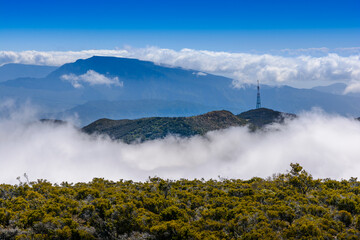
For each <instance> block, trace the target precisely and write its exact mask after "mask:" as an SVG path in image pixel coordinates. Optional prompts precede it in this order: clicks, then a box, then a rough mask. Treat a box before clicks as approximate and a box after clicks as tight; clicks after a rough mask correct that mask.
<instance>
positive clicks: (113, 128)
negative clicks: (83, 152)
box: [83, 111, 247, 143]
mask: <svg viewBox="0 0 360 240" xmlns="http://www.w3.org/2000/svg"><path fill="white" fill-rule="evenodd" d="M246 124H247V122H246V121H245V120H243V119H240V118H238V117H236V116H235V115H233V114H232V113H231V112H228V111H214V112H209V113H206V114H203V115H200V116H194V117H171V118H170V117H153V118H142V119H136V120H110V119H100V120H97V121H95V122H93V123H91V124H90V125H88V126H86V127H84V128H83V131H84V132H86V133H89V134H92V133H101V134H107V135H109V136H110V137H111V138H113V139H121V140H123V141H124V142H127V143H130V142H133V141H135V140H140V141H145V140H152V139H158V138H164V137H166V136H167V135H169V134H173V135H178V136H182V137H190V136H193V135H197V134H200V135H204V134H205V133H207V132H208V131H213V130H219V129H224V128H228V127H233V126H244V125H246Z"/></svg>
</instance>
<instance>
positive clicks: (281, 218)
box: [0, 164, 360, 239]
mask: <svg viewBox="0 0 360 240" xmlns="http://www.w3.org/2000/svg"><path fill="white" fill-rule="evenodd" d="M359 194H360V182H358V181H357V179H355V178H351V179H350V180H342V181H335V180H331V179H313V178H312V176H311V175H310V174H308V173H307V172H306V171H304V170H303V169H302V167H301V166H300V165H298V164H291V170H290V171H289V172H288V173H286V174H278V175H276V176H273V177H272V178H268V179H262V178H252V179H250V180H246V181H245V180H238V179H220V180H208V181H205V180H186V179H181V180H177V181H171V180H163V179H160V178H157V177H153V178H149V180H148V181H146V182H143V183H140V182H133V181H123V180H120V181H118V182H113V181H108V180H104V179H101V178H95V179H93V180H92V181H91V182H89V183H76V184H71V183H67V182H63V183H61V184H60V185H57V184H51V183H49V182H47V181H46V180H38V181H36V182H27V183H20V184H19V185H6V184H2V185H0V229H1V230H0V239H359V238H360V218H359V213H360V205H359V203H360V196H359Z"/></svg>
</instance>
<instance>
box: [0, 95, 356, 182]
mask: <svg viewBox="0 0 360 240" xmlns="http://www.w3.org/2000/svg"><path fill="white" fill-rule="evenodd" d="M1 111H2V113H4V112H7V113H8V114H6V115H7V117H2V119H1V120H0V159H2V160H3V161H2V167H1V169H0V176H1V177H0V181H1V182H3V183H12V184H14V183H17V180H16V178H17V177H18V176H22V175H23V174H24V173H26V174H27V175H28V176H29V179H30V180H36V179H47V180H48V181H51V182H54V183H55V182H57V183H60V182H62V181H70V182H79V181H90V180H91V179H92V178H94V177H103V178H105V179H111V180H119V179H131V180H136V181H145V180H146V179H147V178H148V176H160V177H162V178H169V179H180V178H189V179H193V178H198V179H200V178H205V179H210V178H213V179H218V177H219V176H220V177H224V178H238V179H249V178H252V177H255V176H258V177H268V176H272V174H274V173H280V172H285V171H286V169H289V164H290V163H300V164H301V165H302V166H304V168H305V169H306V170H307V171H308V172H310V173H311V174H312V175H313V176H314V177H316V178H335V179H342V178H345V179H349V178H350V177H354V176H357V174H358V172H359V170H360V163H359V161H358V156H359V154H360V149H359V148H358V143H359V141H360V122H359V121H358V120H355V119H351V118H346V117H341V116H337V115H328V114H326V113H324V112H322V111H321V110H319V109H314V110H313V111H311V112H303V113H302V114H300V116H299V117H298V118H296V119H294V120H288V121H286V123H285V124H284V125H280V124H273V125H270V126H268V127H267V128H265V129H264V130H259V131H257V132H251V131H249V129H248V127H233V128H229V129H226V130H220V131H213V132H209V133H208V134H206V135H205V136H194V137H191V138H180V137H177V136H168V137H166V138H165V139H158V140H152V141H146V142H143V143H132V144H125V143H123V142H121V141H115V140H111V139H110V138H108V137H106V136H91V135H87V134H85V133H82V132H81V131H80V130H79V129H77V128H76V127H74V126H73V125H72V124H71V123H69V124H55V123H52V122H39V121H38V120H37V112H38V111H37V110H36V108H35V107H33V106H31V105H29V104H28V105H22V106H16V105H15V104H14V102H12V101H7V102H6V103H4V104H2V105H1ZM3 115H5V114H3ZM23 180H24V179H23Z"/></svg>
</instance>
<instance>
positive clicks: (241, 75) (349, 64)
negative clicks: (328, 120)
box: [0, 47, 360, 87]
mask: <svg viewBox="0 0 360 240" xmlns="http://www.w3.org/2000/svg"><path fill="white" fill-rule="evenodd" d="M313 50H314V49H313ZM346 50H347V51H355V52H354V54H353V55H349V56H341V55H339V54H338V53H331V52H330V51H328V49H326V48H322V49H320V50H319V49H317V50H316V51H322V52H324V53H325V54H324V55H323V56H318V57H315V56H311V55H310V53H311V51H310V50H309V49H308V50H307V51H305V50H299V51H298V52H299V53H300V55H298V54H296V55H294V56H281V55H272V54H251V53H232V52H215V51H206V50H194V49H182V50H180V51H175V50H172V49H162V48H157V47H147V48H130V47H128V48H125V49H116V50H84V51H69V52H56V51H49V52H38V51H23V52H12V51H1V52H0V65H1V64H4V63H8V62H17V63H31V64H43V65H61V64H64V63H67V62H73V61H75V60H77V59H80V58H82V59H84V58H89V57H91V56H94V55H100V56H116V57H128V58H137V59H141V60H149V61H153V62H155V63H157V64H166V65H170V66H177V67H183V68H186V69H194V70H197V71H201V72H207V73H213V74H219V75H223V76H227V77H230V78H233V79H234V86H236V87H241V86H242V85H243V84H245V83H256V80H260V82H261V83H264V84H270V85H277V84H288V85H294V84H295V85H296V84H297V85H301V83H303V84H309V83H313V84H312V85H318V84H319V83H325V82H326V83H331V82H345V83H349V82H360V54H359V53H358V52H356V51H358V48H351V49H343V51H346ZM288 51H290V50H288ZM309 51H310V53H309ZM314 51H315V50H314Z"/></svg>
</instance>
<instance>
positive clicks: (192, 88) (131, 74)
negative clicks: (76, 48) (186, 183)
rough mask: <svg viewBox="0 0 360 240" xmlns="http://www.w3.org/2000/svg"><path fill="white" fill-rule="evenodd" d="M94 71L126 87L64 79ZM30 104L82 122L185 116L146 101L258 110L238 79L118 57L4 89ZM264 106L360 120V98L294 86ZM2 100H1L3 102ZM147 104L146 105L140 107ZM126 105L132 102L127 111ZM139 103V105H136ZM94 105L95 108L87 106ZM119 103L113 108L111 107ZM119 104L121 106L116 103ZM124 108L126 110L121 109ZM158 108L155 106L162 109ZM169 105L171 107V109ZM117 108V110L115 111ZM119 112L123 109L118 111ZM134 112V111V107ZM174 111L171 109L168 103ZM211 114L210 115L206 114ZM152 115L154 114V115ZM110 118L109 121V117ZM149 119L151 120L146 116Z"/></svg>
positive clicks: (265, 90) (273, 92) (266, 95)
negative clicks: (105, 118) (102, 118)
mask: <svg viewBox="0 0 360 240" xmlns="http://www.w3.org/2000/svg"><path fill="white" fill-rule="evenodd" d="M89 70H93V71H95V72H97V73H99V74H102V75H104V76H106V77H108V78H114V77H117V78H118V79H119V81H121V82H123V86H114V85H110V86H105V85H89V84H87V83H82V85H83V87H79V88H74V86H73V85H72V84H71V83H70V82H69V81H66V80H64V79H63V78H62V76H64V75H70V74H73V76H79V75H82V74H85V73H87V72H88V71H89ZM7 97H12V98H17V99H20V100H26V99H30V100H31V101H32V102H34V103H35V104H38V105H40V106H42V107H44V108H45V109H46V111H48V112H64V111H65V110H66V109H69V110H68V111H66V113H73V112H78V113H79V115H80V117H81V119H80V120H81V121H83V122H87V121H90V120H93V119H94V118H95V117H96V118H98V117H100V115H101V114H110V112H113V114H114V115H111V116H110V115H109V116H110V117H115V118H118V117H123V116H124V115H122V114H121V113H122V112H123V111H125V112H126V116H124V117H129V118H132V116H133V117H139V116H140V115H141V114H146V112H147V111H149V112H150V113H151V114H152V113H154V114H157V113H158V114H161V116H165V115H168V116H174V115H175V113H176V112H177V111H179V114H178V115H181V114H185V115H186V111H184V110H181V106H180V107H168V108H167V107H165V108H164V109H165V110H159V109H161V108H163V105H162V104H163V103H160V102H158V103H156V104H158V105H159V106H152V108H148V109H146V108H145V107H143V104H144V101H145V102H146V101H148V100H161V101H163V102H165V101H168V102H174V101H179V102H187V103H188V104H187V106H188V107H187V109H188V110H189V114H190V112H192V111H193V110H191V111H190V109H195V110H196V109H197V110H198V112H197V110H196V111H195V110H194V114H200V113H202V112H203V110H202V107H199V106H205V108H206V107H207V106H210V107H212V108H213V109H212V110H216V109H226V110H229V111H231V112H233V113H240V112H243V111H247V110H249V109H252V108H254V107H255V103H256V87H255V86H254V85H247V86H244V87H243V88H239V89H235V88H233V86H232V79H229V78H226V77H221V76H215V75H212V74H206V73H200V72H199V71H195V70H188V69H182V68H171V67H167V66H161V65H157V64H154V63H152V62H148V61H140V60H137V59H127V58H116V57H91V58H89V59H80V60H77V61H76V62H74V63H68V64H64V65H63V66H61V67H59V68H57V69H56V70H55V71H53V72H51V73H50V74H48V75H47V76H46V77H43V78H17V79H14V80H10V81H6V82H2V83H0V98H2V99H3V98H7ZM261 98H262V105H263V107H266V108H272V109H278V110H279V111H282V112H290V113H297V112H299V111H302V110H310V109H311V108H312V107H320V108H322V109H324V110H325V111H327V112H332V113H338V114H343V115H352V116H359V115H360V104H358V103H359V102H360V97H358V96H356V95H354V96H352V95H339V94H333V93H329V91H320V90H319V89H296V88H292V87H289V86H281V87H271V86H266V85H262V86H261ZM0 100H1V99H0ZM139 100H142V101H139ZM124 101H132V103H131V104H130V103H129V106H128V107H126V106H125V105H126V104H125V105H124V104H122V103H121V102H123V103H124ZM136 101H138V102H136ZM87 102H90V103H87ZM109 102H113V103H109ZM115 102H118V103H115ZM117 104H120V105H117ZM156 104H155V105H156ZM165 105H166V104H165ZM111 106H112V107H111ZM117 106H118V107H119V109H117ZM130 106H131V107H130ZM168 106H171V103H168ZM205 110H206V111H208V109H205ZM150 113H149V114H150ZM106 116H108V115H106ZM144 116H149V115H144Z"/></svg>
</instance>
